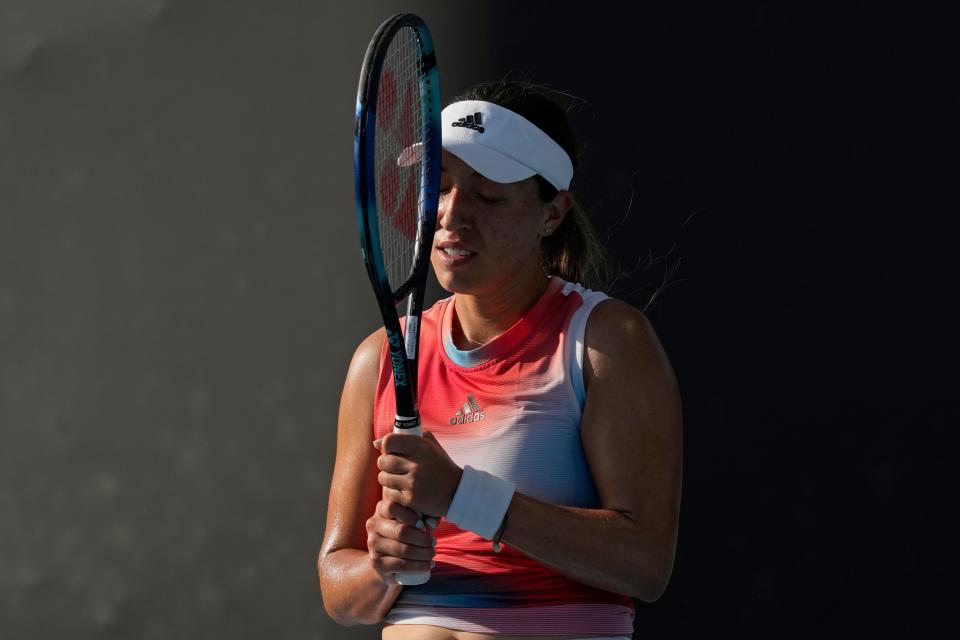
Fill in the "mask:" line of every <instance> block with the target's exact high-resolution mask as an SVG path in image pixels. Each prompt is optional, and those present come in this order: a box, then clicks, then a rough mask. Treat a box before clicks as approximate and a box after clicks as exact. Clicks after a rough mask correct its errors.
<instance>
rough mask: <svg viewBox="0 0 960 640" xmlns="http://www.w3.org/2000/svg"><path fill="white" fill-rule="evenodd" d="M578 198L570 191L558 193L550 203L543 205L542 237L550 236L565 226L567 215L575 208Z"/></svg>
mask: <svg viewBox="0 0 960 640" xmlns="http://www.w3.org/2000/svg"><path fill="white" fill-rule="evenodd" d="M575 202H576V198H574V197H573V193H571V192H570V191H566V190H564V191H558V192H557V195H556V196H555V197H554V198H553V200H551V201H550V202H546V203H544V205H543V220H542V222H541V226H540V235H541V236H549V235H550V234H552V233H553V232H554V231H556V230H557V228H558V227H559V226H560V225H561V224H563V221H564V219H565V218H566V217H567V213H568V212H569V211H570V209H571V208H572V207H573V205H574V203H575Z"/></svg>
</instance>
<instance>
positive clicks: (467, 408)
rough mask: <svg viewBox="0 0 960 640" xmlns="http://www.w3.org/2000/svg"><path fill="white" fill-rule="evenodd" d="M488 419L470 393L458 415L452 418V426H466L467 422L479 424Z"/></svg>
mask: <svg viewBox="0 0 960 640" xmlns="http://www.w3.org/2000/svg"><path fill="white" fill-rule="evenodd" d="M486 417H487V414H486V413H485V412H484V411H483V409H481V408H480V405H479V404H477V399H476V398H474V397H473V394H472V393H470V394H468V395H467V401H466V402H464V403H463V406H462V407H460V410H459V411H457V415H455V416H453V417H452V418H450V424H464V423H466V422H479V421H480V420H483V419H484V418H486Z"/></svg>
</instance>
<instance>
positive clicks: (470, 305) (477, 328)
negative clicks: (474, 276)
mask: <svg viewBox="0 0 960 640" xmlns="http://www.w3.org/2000/svg"><path fill="white" fill-rule="evenodd" d="M549 283H550V279H549V277H547V276H546V275H544V273H543V271H541V270H539V269H537V272H536V273H534V274H531V275H530V276H528V277H524V278H513V279H511V280H510V281H509V282H508V283H507V284H505V285H504V286H502V287H500V288H499V289H497V291H496V292H495V293H490V294H479V295H475V294H463V293H458V294H456V296H455V298H454V300H455V302H454V305H455V307H454V308H455V309H456V316H455V318H454V320H455V321H454V323H453V336H452V337H453V342H454V344H456V345H457V348H458V349H464V350H468V349H476V348H477V347H479V346H482V345H484V344H486V343H488V342H490V341H491V340H493V339H495V338H497V337H498V336H500V335H501V334H502V333H504V332H505V331H506V330H507V329H509V328H510V327H512V326H513V325H514V324H516V322H517V321H518V320H519V319H520V318H521V317H522V316H523V314H524V313H526V312H527V311H529V310H530V308H531V307H532V306H533V305H534V304H536V302H537V300H539V299H540V297H541V296H542V295H543V293H544V292H545V291H546V290H547V286H548V285H549Z"/></svg>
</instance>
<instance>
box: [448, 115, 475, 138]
mask: <svg viewBox="0 0 960 640" xmlns="http://www.w3.org/2000/svg"><path fill="white" fill-rule="evenodd" d="M482 125H483V114H482V113H479V112H478V113H475V114H473V115H472V116H466V117H464V118H460V119H458V120H457V121H456V122H453V123H451V126H454V127H467V128H468V129H473V130H474V131H476V132H477V133H483V126H482Z"/></svg>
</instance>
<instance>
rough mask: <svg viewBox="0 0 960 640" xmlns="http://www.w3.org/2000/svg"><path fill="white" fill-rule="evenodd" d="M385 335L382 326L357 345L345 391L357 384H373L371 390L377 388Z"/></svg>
mask: <svg viewBox="0 0 960 640" xmlns="http://www.w3.org/2000/svg"><path fill="white" fill-rule="evenodd" d="M384 336H385V332H384V330H383V327H380V328H379V329H377V330H376V331H374V332H373V333H371V334H370V335H368V336H367V337H366V338H364V339H363V340H362V341H361V342H360V344H359V345H357V348H356V350H355V351H354V352H353V358H351V360H350V368H349V370H348V371H347V380H346V385H345V387H346V388H345V389H344V390H345V391H346V390H347V389H349V388H351V387H353V386H354V385H357V384H359V385H362V386H364V387H368V386H370V385H371V384H372V385H373V388H372V389H371V391H374V390H375V389H376V384H377V377H378V376H379V373H380V357H381V355H382V353H381V352H382V349H383V341H384Z"/></svg>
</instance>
